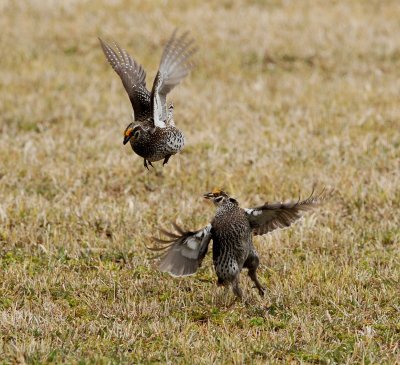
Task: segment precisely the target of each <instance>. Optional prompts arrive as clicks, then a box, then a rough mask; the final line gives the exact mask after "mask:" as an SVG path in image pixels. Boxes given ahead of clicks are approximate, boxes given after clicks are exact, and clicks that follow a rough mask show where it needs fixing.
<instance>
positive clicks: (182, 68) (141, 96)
mask: <svg viewBox="0 0 400 365" xmlns="http://www.w3.org/2000/svg"><path fill="white" fill-rule="evenodd" d="M188 34H189V33H188V32H184V33H183V34H182V35H179V36H178V35H177V30H175V31H174V32H173V33H172V36H171V37H170V39H169V40H168V42H167V43H166V45H165V47H164V51H163V53H162V56H161V61H160V65H159V68H158V72H157V74H156V77H155V79H154V82H153V87H152V89H151V92H150V91H149V90H148V89H147V88H146V72H145V71H144V68H143V67H142V66H141V65H140V64H139V63H138V62H137V61H136V60H135V59H134V58H132V57H131V56H130V55H129V54H128V52H127V51H126V50H125V49H123V48H121V47H120V46H119V44H118V43H116V42H114V43H113V46H111V45H110V44H108V43H106V42H105V41H103V40H102V39H101V38H99V41H100V45H101V48H102V49H103V52H104V54H105V56H106V59H107V60H108V62H109V63H110V65H111V66H112V68H113V69H114V71H115V72H116V73H117V74H118V76H119V77H120V78H121V81H122V84H123V85H124V87H125V90H126V92H127V93H128V96H129V99H130V101H131V104H132V108H133V122H131V123H129V124H128V126H127V127H126V129H125V131H124V138H123V144H124V145H125V144H126V143H128V142H130V144H131V147H132V149H133V151H134V152H135V153H136V154H137V155H139V156H140V157H143V159H144V167H145V168H147V169H149V167H148V165H150V166H152V167H153V165H152V162H154V161H160V160H163V165H165V164H166V163H168V160H169V158H170V157H171V156H172V155H174V154H176V153H178V152H179V151H181V150H182V148H183V147H184V144H185V137H184V135H183V133H182V131H181V130H179V129H178V128H176V127H175V122H174V119H173V110H174V106H173V104H172V103H170V104H169V105H168V108H167V103H166V97H167V94H168V93H169V92H170V91H171V90H172V89H173V88H174V87H175V86H176V85H178V84H179V83H180V82H181V81H182V80H183V79H184V78H185V77H186V76H187V75H188V74H189V72H190V71H191V69H192V68H193V66H194V63H193V62H192V61H191V58H192V56H193V54H194V53H195V52H196V51H197V48H196V47H194V40H193V39H190V38H189V37H188Z"/></svg>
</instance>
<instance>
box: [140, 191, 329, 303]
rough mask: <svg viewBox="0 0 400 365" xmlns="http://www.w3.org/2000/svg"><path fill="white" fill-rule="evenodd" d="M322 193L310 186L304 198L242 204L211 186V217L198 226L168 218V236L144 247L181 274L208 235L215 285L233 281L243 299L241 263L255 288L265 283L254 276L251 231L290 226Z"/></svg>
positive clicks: (197, 262) (197, 261)
mask: <svg viewBox="0 0 400 365" xmlns="http://www.w3.org/2000/svg"><path fill="white" fill-rule="evenodd" d="M321 195H322V192H321V193H320V194H319V195H318V196H315V195H314V189H313V192H312V193H311V195H310V196H309V197H308V198H307V199H305V200H300V198H299V199H298V200H297V201H289V202H278V203H265V204H263V205H260V206H257V207H255V208H241V207H240V205H239V203H238V201H237V200H236V199H234V198H232V197H230V196H229V194H228V193H227V192H225V191H223V190H221V189H219V188H218V189H214V190H213V191H211V192H209V193H206V194H204V195H203V196H204V198H205V199H208V200H211V201H212V202H213V203H214V205H215V206H216V212H215V216H214V218H213V219H212V220H211V223H209V224H208V225H206V226H205V227H203V228H200V229H199V230H196V231H185V230H184V229H183V228H181V227H180V226H179V225H178V224H176V223H172V224H173V226H174V228H175V232H170V231H167V230H165V229H160V231H161V232H162V233H163V234H164V235H165V236H167V237H168V238H167V239H165V238H164V239H160V238H156V237H153V239H154V241H155V242H156V243H157V244H156V245H155V246H152V247H147V248H149V249H150V250H152V251H161V254H158V255H157V256H155V258H160V260H159V262H158V264H157V266H158V269H159V270H160V271H161V272H167V273H169V274H171V275H172V276H174V277H181V276H188V275H192V274H194V273H196V271H197V270H198V268H199V267H200V266H201V264H202V261H203V259H204V257H205V256H206V254H207V251H208V247H209V243H210V241H211V240H212V241H213V247H212V256H213V264H214V269H215V272H216V274H217V278H218V279H217V285H218V286H225V287H227V288H229V287H231V288H232V291H233V293H234V294H235V296H236V297H237V298H239V299H242V298H243V293H242V289H241V288H240V282H239V279H240V273H241V271H242V269H243V268H246V269H248V276H249V277H250V279H251V280H252V281H253V283H254V284H255V288H257V290H258V292H259V294H260V295H261V296H263V295H264V293H265V288H264V287H263V286H262V285H261V283H260V281H259V280H258V277H257V268H258V265H259V262H260V259H259V255H258V253H257V250H256V248H255V247H254V245H253V236H256V235H263V234H266V233H269V232H272V231H274V230H275V229H279V228H286V227H289V226H291V225H292V224H293V223H294V222H295V221H297V220H298V219H299V218H300V217H301V216H302V214H303V213H304V212H305V211H308V210H311V209H312V208H314V207H316V206H317V205H318V204H319V202H320V197H321Z"/></svg>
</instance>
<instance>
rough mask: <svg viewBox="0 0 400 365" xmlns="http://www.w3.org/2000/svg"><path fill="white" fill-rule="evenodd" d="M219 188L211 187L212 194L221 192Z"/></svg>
mask: <svg viewBox="0 0 400 365" xmlns="http://www.w3.org/2000/svg"><path fill="white" fill-rule="evenodd" d="M221 191H222V190H221V189H220V188H214V189H213V191H212V193H213V194H214V195H219V194H221Z"/></svg>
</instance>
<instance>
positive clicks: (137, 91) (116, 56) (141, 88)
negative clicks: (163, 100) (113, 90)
mask: <svg viewBox="0 0 400 365" xmlns="http://www.w3.org/2000/svg"><path fill="white" fill-rule="evenodd" d="M99 41H100V45H101V48H102V49H103V52H104V54H105V56H106V58H107V60H108V62H109V63H110V65H111V66H112V68H113V69H114V70H115V72H116V73H117V74H118V76H119V77H120V78H121V81H122V84H123V85H124V87H125V90H126V92H127V93H128V95H129V99H130V101H131V103H132V107H133V111H134V113H135V119H136V120H143V119H145V118H148V117H151V101H150V92H149V90H147V88H146V72H145V71H144V69H143V67H142V66H141V65H140V64H139V63H137V62H136V61H135V60H134V59H133V58H132V57H131V56H129V54H128V52H126V50H125V49H123V48H121V47H120V46H119V45H118V44H117V43H114V47H115V49H113V48H112V47H111V46H110V45H109V44H107V43H106V42H104V41H103V40H102V39H100V38H99Z"/></svg>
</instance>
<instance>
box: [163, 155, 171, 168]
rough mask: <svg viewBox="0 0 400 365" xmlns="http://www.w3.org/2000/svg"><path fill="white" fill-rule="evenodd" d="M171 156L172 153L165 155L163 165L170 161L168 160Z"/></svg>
mask: <svg viewBox="0 0 400 365" xmlns="http://www.w3.org/2000/svg"><path fill="white" fill-rule="evenodd" d="M171 156H172V155H167V156H165V158H164V162H163V166H164V165H165V164H167V163H168V160H169V158H170V157H171Z"/></svg>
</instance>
